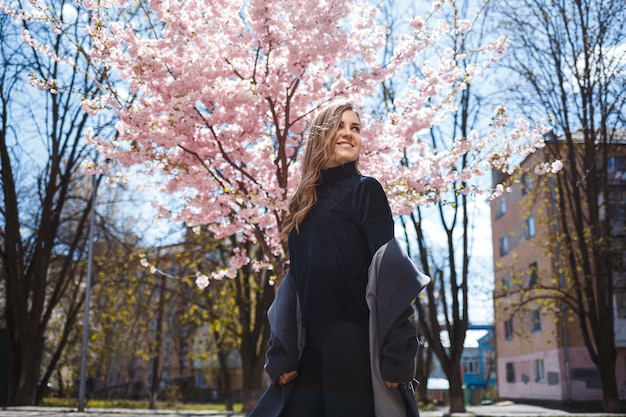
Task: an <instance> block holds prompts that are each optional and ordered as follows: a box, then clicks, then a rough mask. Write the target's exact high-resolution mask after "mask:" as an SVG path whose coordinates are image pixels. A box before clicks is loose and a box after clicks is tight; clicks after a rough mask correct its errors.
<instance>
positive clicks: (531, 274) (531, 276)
mask: <svg viewBox="0 0 626 417" xmlns="http://www.w3.org/2000/svg"><path fill="white" fill-rule="evenodd" d="M537 269H538V266H537V262H533V263H532V264H530V265H528V288H531V287H533V286H535V285H536V284H537V281H539V274H538V272H537Z"/></svg>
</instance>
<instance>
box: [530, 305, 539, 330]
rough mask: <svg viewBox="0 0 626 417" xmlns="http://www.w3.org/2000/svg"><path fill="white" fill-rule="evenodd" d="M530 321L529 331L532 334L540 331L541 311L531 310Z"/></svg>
mask: <svg viewBox="0 0 626 417" xmlns="http://www.w3.org/2000/svg"><path fill="white" fill-rule="evenodd" d="M530 319H531V324H530V327H531V330H532V331H533V332H540V331H541V310H533V311H532V312H531V315H530Z"/></svg>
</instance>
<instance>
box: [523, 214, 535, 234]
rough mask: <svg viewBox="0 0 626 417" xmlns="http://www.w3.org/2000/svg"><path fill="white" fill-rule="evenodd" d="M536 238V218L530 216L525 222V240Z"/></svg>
mask: <svg viewBox="0 0 626 417" xmlns="http://www.w3.org/2000/svg"><path fill="white" fill-rule="evenodd" d="M534 236H535V216H530V217H529V218H528V219H526V221H524V238H525V239H530V238H531V237H534Z"/></svg>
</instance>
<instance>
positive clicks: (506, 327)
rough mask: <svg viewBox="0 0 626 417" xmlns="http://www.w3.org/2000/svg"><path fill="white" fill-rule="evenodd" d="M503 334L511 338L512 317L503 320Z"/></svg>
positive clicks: (508, 338)
mask: <svg viewBox="0 0 626 417" xmlns="http://www.w3.org/2000/svg"><path fill="white" fill-rule="evenodd" d="M504 336H505V337H506V338H507V340H511V339H513V319H508V320H507V321H505V322H504Z"/></svg>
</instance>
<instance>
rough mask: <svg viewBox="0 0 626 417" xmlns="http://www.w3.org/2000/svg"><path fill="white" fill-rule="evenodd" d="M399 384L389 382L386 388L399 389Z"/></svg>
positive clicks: (386, 382)
mask: <svg viewBox="0 0 626 417" xmlns="http://www.w3.org/2000/svg"><path fill="white" fill-rule="evenodd" d="M283 375H284V374H283ZM398 385H400V384H398V383H397V382H389V381H385V386H386V387H387V388H398Z"/></svg>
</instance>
